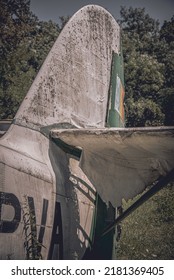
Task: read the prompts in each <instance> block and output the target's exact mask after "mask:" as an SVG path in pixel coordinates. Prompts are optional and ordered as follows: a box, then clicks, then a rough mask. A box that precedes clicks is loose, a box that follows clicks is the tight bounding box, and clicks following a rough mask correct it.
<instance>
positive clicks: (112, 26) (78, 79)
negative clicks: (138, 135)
mask: <svg viewBox="0 0 174 280" xmlns="http://www.w3.org/2000/svg"><path fill="white" fill-rule="evenodd" d="M82 10H83V13H82ZM82 15H83V17H82ZM120 50H121V47H120V28H119V26H118V24H117V23H116V21H115V19H114V18H113V17H112V16H111V15H110V14H109V13H108V12H107V11H106V10H105V9H103V8H101V7H99V6H96V5H95V6H93V5H89V6H86V7H84V8H82V9H81V10H79V11H78V12H77V13H76V14H75V15H74V16H73V17H72V18H71V19H70V20H69V22H68V23H67V24H66V25H65V27H64V29H63V30H62V32H61V33H60V35H59V37H58V39H57V41H56V42H55V44H54V45H53V47H52V49H51V51H50V53H49V54H48V56H47V58H46V60H45V62H44V64H43V66H42V67H41V69H40V71H39V73H38V75H37V77H36V79H35V80H34V82H33V84H32V86H31V88H30V89H29V91H28V93H27V95H26V97H25V99H24V101H23V103H22V105H21V106H20V108H19V110H18V112H17V114H16V116H15V119H14V124H17V125H21V126H25V127H29V128H34V129H40V128H41V127H45V126H46V127H48V126H54V125H55V124H59V125H60V124H65V123H68V124H70V125H71V126H73V127H74V126H75V127H78V128H83V127H86V128H90V127H98V128H100V127H105V126H106V125H107V126H120V125H121V126H123V123H124V121H123V119H124V113H123V97H124V93H123V92H124V90H123V74H122V72H123V69H122V63H121V56H120ZM111 68H112V70H111ZM116 68H117V70H116ZM118 69H120V74H119V71H118ZM121 69H122V70H121ZM111 72H112V75H111Z"/></svg>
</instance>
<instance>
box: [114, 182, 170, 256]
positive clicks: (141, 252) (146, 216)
mask: <svg viewBox="0 0 174 280" xmlns="http://www.w3.org/2000/svg"><path fill="white" fill-rule="evenodd" d="M136 199H137V198H135V199H134V200H130V201H128V202H125V203H124V205H123V206H124V209H126V208H127V207H128V206H130V205H131V204H132V203H133V202H134V201H135V200H136ZM117 259H168V260H169V259H174V185H173V186H168V187H167V188H164V189H162V190H161V191H160V192H158V193H157V194H156V195H154V196H153V197H152V198H150V199H149V200H148V201H147V202H145V203H144V204H143V205H142V206H140V207H139V208H138V209H137V210H135V212H133V213H132V214H131V215H130V216H129V217H127V218H126V219H125V220H124V221H123V222H122V234H121V239H120V241H119V243H118V248H117Z"/></svg>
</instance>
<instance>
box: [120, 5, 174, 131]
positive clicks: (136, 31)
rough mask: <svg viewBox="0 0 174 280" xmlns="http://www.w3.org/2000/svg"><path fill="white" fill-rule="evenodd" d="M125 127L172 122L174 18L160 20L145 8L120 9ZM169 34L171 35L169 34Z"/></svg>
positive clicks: (173, 103) (173, 116)
mask: <svg viewBox="0 0 174 280" xmlns="http://www.w3.org/2000/svg"><path fill="white" fill-rule="evenodd" d="M120 13H121V17H122V18H121V20H120V24H121V26H122V40H123V55H124V62H125V91H126V94H125V105H126V125H127V126H150V125H152V126H156V125H164V124H166V125H172V124H173V123H174V114H173V111H174V110H173V105H174V102H173V101H174V97H173V96H174V91H173V81H174V56H173V54H174V51H173V49H174V48H173V44H174V41H173V38H174V36H173V33H172V32H174V31H173V30H174V29H172V27H173V18H172V20H171V22H165V23H164V25H163V26H162V28H161V30H159V23H158V21H155V20H153V19H151V18H150V17H149V15H147V14H145V9H137V8H136V9H133V8H129V9H126V8H125V7H122V8H121V12H120ZM169 33H170V34H169Z"/></svg>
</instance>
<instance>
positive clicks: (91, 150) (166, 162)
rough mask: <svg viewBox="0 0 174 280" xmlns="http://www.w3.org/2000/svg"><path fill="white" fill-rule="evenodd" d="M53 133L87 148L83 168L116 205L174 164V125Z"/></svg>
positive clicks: (83, 154)
mask: <svg viewBox="0 0 174 280" xmlns="http://www.w3.org/2000/svg"><path fill="white" fill-rule="evenodd" d="M51 135H52V137H53V138H59V139H61V140H62V141H64V142H65V143H67V144H69V145H70V146H76V147H77V146H78V147H80V148H81V149H82V150H83V151H82V155H81V160H80V166H81V168H82V170H83V171H84V172H85V174H86V175H87V176H88V178H89V179H90V180H91V182H92V183H93V184H94V185H95V186H96V189H97V192H98V193H99V194H100V196H101V197H102V199H103V200H104V201H105V202H107V203H108V202H109V201H110V202H111V203H112V205H115V206H119V205H121V201H122V199H123V198H125V199H129V198H132V197H134V196H135V195H136V194H138V193H140V192H141V191H143V189H144V188H145V187H147V186H148V184H151V183H153V182H154V181H155V180H157V179H158V178H159V177H160V176H164V175H166V174H167V173H168V172H169V171H170V170H172V168H174V141H173V140H174V128H173V127H168V128H167V127H154V128H153V127H152V128H127V129H126V128H122V129H121V128H115V129H91V130H89V129H70V130H53V131H52V132H51ZM107 167H108V168H107Z"/></svg>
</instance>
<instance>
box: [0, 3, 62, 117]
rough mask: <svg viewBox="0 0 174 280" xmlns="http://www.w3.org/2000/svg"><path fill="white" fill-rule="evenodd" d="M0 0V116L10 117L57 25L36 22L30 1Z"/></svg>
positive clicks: (31, 78)
mask: <svg viewBox="0 0 174 280" xmlns="http://www.w3.org/2000/svg"><path fill="white" fill-rule="evenodd" d="M0 1H1V4H2V5H1V6H0V9H1V14H2V17H1V27H0V33H1V44H0V55H1V68H0V116H1V118H13V117H14V115H15V113H16V111H17V109H18V107H19V105H20V103H21V101H22V100H23V98H24V96H25V95H26V93H27V91H28V89H29V87H30V85H31V83H32V81H33V79H34V78H35V76H36V73H37V72H38V70H39V68H40V66H41V64H42V62H43V61H44V59H45V57H46V56H47V53H48V52H49V50H50V48H51V46H52V45H53V43H54V41H55V39H56V38H57V36H58V34H59V32H60V28H59V26H58V25H57V24H55V23H53V22H52V21H49V22H40V21H39V20H38V19H37V18H36V17H35V15H33V14H32V13H31V11H30V1H26V0H13V1H12V0H8V1H4V0H0Z"/></svg>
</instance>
